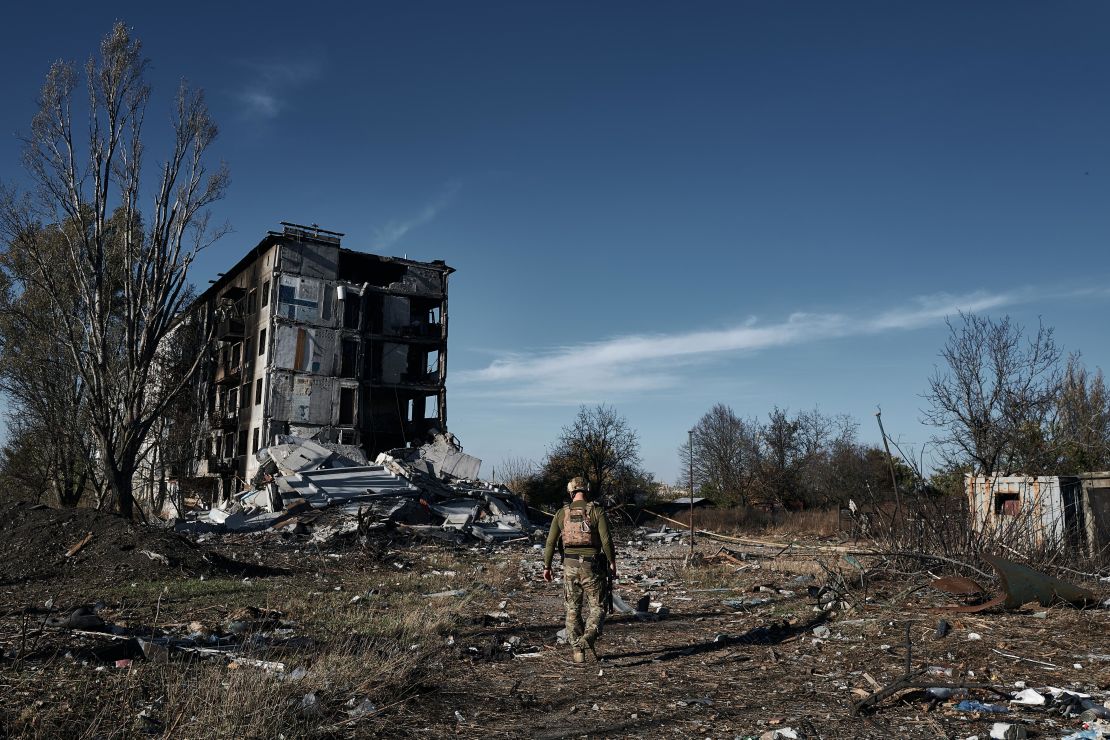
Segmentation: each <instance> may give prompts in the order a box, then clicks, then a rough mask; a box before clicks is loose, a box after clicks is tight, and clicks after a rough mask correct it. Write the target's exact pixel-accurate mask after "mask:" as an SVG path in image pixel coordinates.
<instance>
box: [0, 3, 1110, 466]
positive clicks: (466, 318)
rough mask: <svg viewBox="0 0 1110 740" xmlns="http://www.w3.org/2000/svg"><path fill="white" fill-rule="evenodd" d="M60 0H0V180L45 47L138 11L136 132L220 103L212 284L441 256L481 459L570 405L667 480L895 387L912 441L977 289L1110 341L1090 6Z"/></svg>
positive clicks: (58, 51) (15, 173) (517, 449)
mask: <svg viewBox="0 0 1110 740" xmlns="http://www.w3.org/2000/svg"><path fill="white" fill-rule="evenodd" d="M63 5H64V4H63ZM103 5H104V7H105V8H108V4H103ZM60 7H61V6H59V5H57V4H52V5H49V6H37V5H34V4H26V3H25V4H20V5H19V6H16V7H13V8H10V9H8V10H7V11H6V13H5V24H4V27H3V30H2V31H0V39H2V41H3V43H0V64H2V66H3V69H4V70H5V75H4V76H3V77H2V78H0V93H2V99H3V100H4V101H5V105H4V106H0V180H3V181H5V182H9V183H11V182H16V183H18V182H19V181H20V180H21V178H22V174H21V171H20V168H19V151H20V144H19V140H18V138H17V137H16V135H15V134H16V133H17V132H19V131H26V130H27V128H28V124H29V121H30V117H31V115H32V112H33V109H34V100H35V95H36V93H37V89H38V86H39V85H40V83H41V80H42V77H43V74H44V73H45V71H46V69H47V67H48V65H49V63H50V61H51V60H52V59H55V58H58V57H65V58H78V59H80V58H84V57H85V56H86V55H87V54H88V53H89V52H90V51H92V50H93V49H94V48H95V45H96V43H97V41H98V39H99V38H100V37H101V36H102V35H103V34H104V33H106V32H107V31H108V29H109V28H110V26H111V24H112V22H113V21H114V20H115V19H116V18H120V19H123V20H125V21H126V22H127V23H129V24H130V25H132V26H133V27H134V29H135V32H136V33H137V35H139V36H140V37H141V38H142V39H143V40H144V43H145V48H146V53H147V55H148V56H149V57H150V58H151V61H152V67H151V78H152V82H153V83H154V86H155V93H156V94H155V98H154V99H153V101H152V104H151V108H150V112H149V113H148V116H147V132H148V137H149V149H150V152H149V155H148V156H154V155H156V154H157V153H158V152H159V151H160V150H162V149H163V147H161V146H160V145H161V144H162V143H163V139H160V138H159V137H161V136H162V135H163V134H164V132H165V125H164V124H165V122H166V121H167V120H168V111H169V99H170V96H171V95H172V93H173V91H174V89H175V87H176V84H177V80H178V79H180V78H181V77H187V78H189V80H190V81H191V82H193V83H194V84H196V85H198V86H200V87H203V88H204V89H205V90H206V92H207V95H208V100H209V103H210V106H211V108H212V110H213V113H214V115H215V117H216V118H217V120H218V122H219V124H220V126H221V136H220V139H219V141H218V143H217V146H216V152H215V153H216V154H217V155H218V156H219V157H222V158H223V159H225V160H226V161H227V162H228V164H229V166H230V168H231V172H232V179H233V182H232V187H231V190H230V192H229V195H228V197H227V198H226V199H225V200H224V201H222V202H221V203H219V204H218V205H217V207H216V209H215V212H216V215H217V216H218V217H220V218H226V219H227V220H228V221H229V222H230V223H231V225H232V226H233V228H234V233H232V234H231V235H230V236H228V237H225V238H224V239H223V240H222V241H221V242H220V243H219V244H218V245H216V246H215V247H213V248H212V249H211V250H209V251H208V252H207V253H206V254H205V255H204V257H203V259H201V260H200V262H199V263H198V264H197V266H196V273H195V280H196V281H197V282H198V283H200V284H201V285H204V284H205V283H206V280H207V279H208V278H210V277H213V276H214V275H215V273H216V272H217V271H220V270H223V269H224V268H226V267H227V266H229V265H231V264H232V263H233V262H234V261H235V260H236V259H237V258H238V256H239V255H240V254H241V252H242V251H243V250H244V249H245V248H247V247H248V246H251V245H253V244H254V243H256V242H257V240H258V239H259V238H260V236H261V235H262V234H263V233H264V232H265V231H266V230H267V229H271V228H276V226H277V223H278V221H281V220H289V221H296V222H300V223H313V222H314V223H318V224H320V225H321V226H323V227H325V228H329V229H334V230H337V231H342V232H345V233H346V234H347V236H346V237H345V239H344V244H345V245H346V246H349V247H352V248H358V249H368V250H371V251H378V252H381V253H387V254H395V255H407V256H408V257H410V258H415V259H444V260H446V261H447V262H448V263H449V264H451V265H452V266H454V267H456V268H457V270H458V272H457V273H456V274H455V275H453V276H452V284H451V305H450V319H451V338H450V344H449V385H448V409H449V423H450V427H451V429H452V431H454V432H455V433H456V434H457V435H458V436H459V437H460V438H461V440H462V441H463V443H464V445H465V446H466V448H467V450H468V451H469V452H472V453H473V454H475V455H478V456H479V457H482V458H484V459H485V460H486V467H485V469H484V470H485V472H486V473H489V472H490V468H491V467H496V466H497V464H498V463H499V462H500V461H501V460H502V459H503V458H505V457H507V456H524V457H530V458H536V459H538V458H540V457H541V456H542V455H543V452H544V450H545V447H546V446H547V445H548V444H549V443H550V442H551V441H552V440H553V439H554V438H555V437H556V436H557V434H558V431H559V429H560V427H561V426H563V425H564V424H566V423H568V422H569V421H570V420H571V419H572V417H573V416H574V413H575V411H576V408H577V406H578V404H579V403H597V402H605V403H610V404H612V405H613V406H615V407H616V409H617V410H618V411H620V412H621V413H622V414H624V415H625V416H626V417H627V418H628V420H629V421H630V423H631V424H632V425H633V426H634V427H635V428H636V429H637V430H638V431H639V433H640V437H641V440H642V449H643V456H644V459H645V462H646V463H647V466H648V468H649V469H650V470H652V471H654V472H655V473H656V474H657V475H658V476H659V477H660V478H661V479H663V480H668V481H673V480H674V479H675V478H676V477H677V476H678V475H679V462H678V460H677V457H676V453H675V449H676V447H677V446H678V445H679V444H680V443H681V442H682V440H683V438H684V437H685V433H686V430H687V429H688V428H690V426H691V424H692V423H693V422H694V421H695V420H696V419H697V418H698V417H699V416H700V415H701V414H702V413H704V412H705V411H706V410H707V409H708V408H709V407H710V406H711V405H713V404H714V403H717V402H723V403H727V404H729V405H731V406H732V407H733V408H734V409H735V410H736V411H737V412H738V413H741V414H743V415H764V414H765V413H766V412H767V411H768V410H769V409H770V408H771V407H772V406H773V405H775V404H778V405H780V406H787V407H789V408H791V409H801V408H812V407H813V406H818V407H819V408H820V409H822V410H823V411H826V412H829V413H840V412H845V413H850V414H852V415H854V416H856V417H857V419H858V420H859V421H860V422H861V423H862V427H861V438H862V439H863V440H864V441H874V442H877V441H878V439H879V437H878V432H877V428H875V424H874V420H873V417H872V414H873V413H874V410H875V407H876V405H878V404H881V406H882V408H883V418H884V422H885V423H886V425H887V429H888V431H890V432H891V434H892V435H894V436H895V437H897V438H899V439H901V440H902V441H904V442H907V443H911V444H921V443H923V442H924V441H925V440H927V439H928V437H929V435H930V430H929V429H928V428H926V427H923V426H922V425H921V424H920V422H919V418H920V412H919V409H920V408H921V406H922V404H923V401H922V399H921V397H920V394H921V393H922V392H923V390H924V389H925V386H926V382H927V378H928V376H929V374H930V373H931V371H932V367H933V365H934V363H935V362H936V358H937V351H938V349H939V348H940V346H941V344H942V343H943V341H944V338H945V334H946V329H945V327H944V316H945V315H947V314H951V313H953V312H955V311H956V310H957V309H959V308H965V309H977V310H981V311H983V312H986V313H989V314H992V315H1001V314H1004V313H1009V314H1010V315H1012V316H1014V317H1015V318H1017V319H1018V320H1020V321H1022V322H1024V323H1026V324H1030V323H1033V324H1035V323H1036V321H1037V320H1038V317H1043V319H1044V321H1045V322H1046V323H1047V324H1049V325H1051V326H1054V327H1055V328H1056V330H1057V334H1058V338H1059V340H1060V342H1061V343H1062V344H1063V345H1064V347H1065V348H1066V349H1067V350H1082V352H1083V354H1084V357H1085V358H1086V361H1087V363H1088V364H1089V365H1091V366H1101V367H1107V366H1108V364H1110V350H1108V348H1107V342H1106V339H1107V333H1106V330H1105V322H1104V320H1103V317H1104V315H1105V313H1106V309H1107V306H1108V304H1110V293H1108V292H1107V290H1106V286H1107V282H1108V278H1110V269H1108V264H1107V259H1106V257H1105V255H1106V244H1107V237H1108V236H1110V208H1107V203H1108V196H1110V94H1108V93H1107V80H1108V79H1110V33H1108V31H1110V5H1107V4H1105V3H1101V2H1072V3H1067V4H1046V3H1035V2H1004V3H1003V2H997V3H991V2H980V3H966V2H928V3H924V2H921V3H892V2H837V3H830V2H770V1H767V2H695V3H681V4H680V3H653V2H636V3H604V4H602V3H576V2H561V3H538V2H503V3H488V2H470V3H454V2H452V3H448V2H437V3H415V2H412V3H388V4H386V3H373V2H370V3H364V4H360V5H358V6H354V5H350V6H348V5H332V4H328V3H313V4H310V5H306V4H304V3H296V4H293V3H283V2H270V3H266V4H264V5H262V4H259V5H257V6H255V7H248V6H247V5H246V4H243V5H242V6H233V4H227V3H222V4H205V3H198V4H196V10H194V9H192V8H191V9H190V11H189V12H187V13H185V12H181V11H180V10H174V11H172V12H171V11H169V10H164V9H163V8H161V7H158V6H157V4H151V3H126V2H120V3H113V4H110V8H108V9H101V8H99V7H95V5H94V4H89V3H83V4H74V5H73V6H72V7H70V8H68V9H66V10H64V11H63V10H59V8H60Z"/></svg>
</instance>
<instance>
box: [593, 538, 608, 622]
mask: <svg viewBox="0 0 1110 740" xmlns="http://www.w3.org/2000/svg"><path fill="white" fill-rule="evenodd" d="M594 563H595V564H596V565H595V567H597V568H600V569H601V574H600V575H601V603H602V605H603V606H604V607H605V613H606V614H612V613H613V570H612V568H610V567H609V559H608V558H607V557H605V553H603V552H599V553H598V554H597V557H596V558H595V559H594Z"/></svg>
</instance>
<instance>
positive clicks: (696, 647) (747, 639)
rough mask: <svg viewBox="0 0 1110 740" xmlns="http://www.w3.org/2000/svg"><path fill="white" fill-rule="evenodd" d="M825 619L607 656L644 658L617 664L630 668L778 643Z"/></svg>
mask: <svg viewBox="0 0 1110 740" xmlns="http://www.w3.org/2000/svg"><path fill="white" fill-rule="evenodd" d="M826 619H827V617H826V615H824V614H819V615H817V616H815V617H814V618H813V619H811V620H809V621H808V622H804V623H803V622H800V623H798V624H788V623H787V622H774V623H772V624H769V625H761V626H759V627H753V628H752V629H750V630H748V631H747V632H744V633H742V634H739V635H724V634H722V635H717V636H716V637H715V638H714V639H712V640H709V641H706V642H699V643H694V644H693V645H689V644H687V645H663V646H660V647H657V648H652V649H650V650H639V651H635V652H625V653H607V654H606V655H605V656H604V658H605V659H606V660H609V661H619V660H621V659H623V658H643V659H642V660H634V661H629V662H622V663H616V665H619V666H621V667H625V668H628V667H632V666H638V665H643V664H645V663H656V662H662V661H668V660H677V659H679V658H687V657H690V656H692V655H701V654H704V653H712V652H716V651H718V650H725V649H727V648H730V647H735V646H737V645H778V644H780V643H782V642H785V641H787V640H789V639H791V638H793V637H796V636H798V635H800V634H803V633H806V632H809V631H811V630H812V629H813V628H814V627H816V626H818V625H820V624H822V623H824V622H825V621H826Z"/></svg>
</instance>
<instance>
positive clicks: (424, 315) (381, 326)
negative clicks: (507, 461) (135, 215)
mask: <svg viewBox="0 0 1110 740" xmlns="http://www.w3.org/2000/svg"><path fill="white" fill-rule="evenodd" d="M282 226H283V229H282V230H281V231H271V232H269V233H268V234H266V236H265V237H263V238H262V240H261V241H260V242H259V243H258V244H257V245H256V246H254V247H253V248H251V249H250V250H249V251H248V252H247V253H246V254H245V255H244V256H243V257H242V259H240V260H239V261H238V262H237V263H236V264H235V265H234V266H233V267H232V268H231V269H230V270H228V271H227V272H226V273H223V274H222V275H221V276H220V277H219V278H218V279H217V280H215V281H214V283H213V285H212V286H211V287H209V288H208V289H207V290H205V291H204V292H203V293H202V294H201V295H200V296H198V298H197V299H196V301H195V302H194V303H193V305H192V307H191V309H190V314H191V315H192V316H193V317H194V318H195V319H196V320H199V321H200V322H201V323H202V325H203V328H204V331H205V334H206V335H208V336H211V337H212V338H213V339H214V343H213V344H210V345H209V350H208V355H207V357H206V363H205V366H204V367H203V368H202V370H201V373H200V374H199V376H198V379H197V381H196V387H195V394H196V402H197V405H198V406H199V407H200V408H201V410H202V414H201V415H202V417H203V419H202V421H201V424H200V431H199V434H198V439H197V444H196V451H195V455H196V461H195V462H196V464H195V466H192V468H193V469H192V470H191V471H188V474H187V475H180V474H179V479H180V482H181V483H182V484H183V485H186V486H187V487H189V488H191V489H194V490H198V491H199V492H202V493H203V494H204V497H205V498H209V500H213V499H218V500H222V499H226V498H227V497H228V496H229V495H230V494H231V493H232V492H235V491H239V490H242V489H244V488H246V487H247V482H248V481H249V480H251V478H252V477H254V476H255V475H256V474H257V472H258V467H259V464H260V463H259V461H258V460H257V459H256V457H255V454H256V453H257V452H258V451H259V450H261V449H263V448H266V447H268V446H270V445H272V444H274V443H275V442H276V441H277V440H278V438H279V436H281V435H291V436H295V437H300V438H311V439H315V440H319V441H321V442H326V443H334V444H338V445H344V446H348V447H350V448H352V449H354V448H360V449H362V450H364V451H366V452H368V453H370V454H371V455H373V454H376V453H377V452H380V451H383V450H389V449H395V448H406V447H415V446H418V445H421V444H424V443H426V442H429V441H431V440H432V439H433V437H434V435H435V434H436V433H437V432H445V431H446V429H447V395H446V378H447V282H448V276H449V275H450V274H451V273H452V272H453V271H454V270H453V269H452V268H451V267H448V266H447V265H446V264H445V263H444V262H443V261H441V260H436V261H432V262H418V261H415V260H409V259H401V258H396V257H382V256H378V255H374V254H369V253H366V252H359V251H355V250H351V249H346V248H344V247H342V246H341V238H342V236H343V235H342V234H340V233H338V232H332V231H326V230H324V229H320V228H318V227H315V226H312V227H308V226H301V225H297V224H291V223H285V222H283V223H282ZM182 472H184V471H182Z"/></svg>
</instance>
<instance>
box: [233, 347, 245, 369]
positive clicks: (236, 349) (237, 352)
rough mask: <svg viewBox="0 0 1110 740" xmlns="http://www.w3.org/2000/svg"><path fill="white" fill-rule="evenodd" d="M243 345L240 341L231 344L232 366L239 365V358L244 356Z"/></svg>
mask: <svg viewBox="0 0 1110 740" xmlns="http://www.w3.org/2000/svg"><path fill="white" fill-rule="evenodd" d="M242 352H243V345H241V344H240V343H239V342H236V343H235V344H233V345H231V367H238V366H239V360H240V359H241V358H242Z"/></svg>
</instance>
